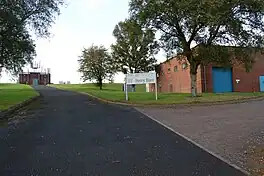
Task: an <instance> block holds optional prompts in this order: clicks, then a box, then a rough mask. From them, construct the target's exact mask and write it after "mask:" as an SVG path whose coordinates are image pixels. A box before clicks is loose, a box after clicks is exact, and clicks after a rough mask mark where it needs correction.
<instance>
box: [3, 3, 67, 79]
mask: <svg viewBox="0 0 264 176" xmlns="http://www.w3.org/2000/svg"><path fill="white" fill-rule="evenodd" d="M61 5H63V0H42V1H36V0H17V1H11V0H1V2H0V67H1V68H5V69H6V70H8V71H11V72H12V73H14V74H16V73H17V72H19V71H21V69H22V67H23V66H24V65H25V64H27V63H30V62H32V60H33V59H34V57H35V45H34V41H33V40H32V37H31V35H30V34H29V31H33V32H34V33H35V35H36V36H37V37H48V36H49V34H50V33H49V28H50V26H51V24H52V23H53V22H54V19H55V16H56V15H58V14H59V13H60V10H59V7H60V6H61Z"/></svg>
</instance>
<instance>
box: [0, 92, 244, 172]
mask: <svg viewBox="0 0 264 176" xmlns="http://www.w3.org/2000/svg"><path fill="white" fill-rule="evenodd" d="M37 90H38V91H39V92H40V93H41V95H42V97H41V98H40V100H38V101H37V102H36V103H35V104H34V105H31V106H30V107H29V109H28V110H27V111H25V112H22V113H20V114H19V115H17V117H16V119H24V120H20V121H19V120H13V122H12V121H10V123H9V126H8V128H3V127H2V128H1V130H0V175H1V176H31V175H32V176H37V175H38V176H46V175H47V176H53V175H54V176H55V175H56V176H58V175H61V176H68V175H73V176H83V175H89V176H90V175H91V176H119V175H120V176H132V175H136V176H143V175H144V176H158V175H160V176H161V175H162V176H163V175H164V176H192V175H195V176H209V175H210V176H242V175H243V174H242V173H241V172H239V171H238V170H236V169H234V168H232V167H231V166H229V165H227V164H226V163H224V162H222V161H221V160H219V159H217V158H215V157H213V156H212V155H210V154H208V153H206V152H205V151H203V150H201V149H200V148H197V147H196V146H194V145H193V144H192V143H190V142H188V141H186V140H184V139H183V138H181V137H180V136H177V135H176V134H174V133H172V132H171V131H169V130H167V129H165V128H164V127H162V126H160V125H159V124H157V123H155V122H153V121H152V120H151V119H149V118H148V117H145V116H144V115H142V114H141V113H139V112H137V111H136V110H134V109H133V108H130V107H121V106H116V105H108V104H103V103H100V102H98V101H96V100H93V99H91V98H89V97H87V96H84V95H81V94H77V93H73V92H68V91H61V90H57V89H54V88H44V87H38V88H37Z"/></svg>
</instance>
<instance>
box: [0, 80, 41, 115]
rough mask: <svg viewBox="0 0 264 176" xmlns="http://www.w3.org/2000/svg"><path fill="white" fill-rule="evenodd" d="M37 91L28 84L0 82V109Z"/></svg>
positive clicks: (34, 94) (6, 107) (33, 94)
mask: <svg viewBox="0 0 264 176" xmlns="http://www.w3.org/2000/svg"><path fill="white" fill-rule="evenodd" d="M36 95H38V93H37V92H36V91H35V90H34V89H33V88H32V87H30V86H28V85H23V84H0V111H2V110H6V109H8V108H9V107H11V106H14V105H16V104H18V103H21V102H22V101H24V100H27V99H30V98H32V97H34V96H36Z"/></svg>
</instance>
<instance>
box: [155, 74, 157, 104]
mask: <svg viewBox="0 0 264 176" xmlns="http://www.w3.org/2000/svg"><path fill="white" fill-rule="evenodd" d="M155 93H156V100H158V85H157V79H156V82H155Z"/></svg>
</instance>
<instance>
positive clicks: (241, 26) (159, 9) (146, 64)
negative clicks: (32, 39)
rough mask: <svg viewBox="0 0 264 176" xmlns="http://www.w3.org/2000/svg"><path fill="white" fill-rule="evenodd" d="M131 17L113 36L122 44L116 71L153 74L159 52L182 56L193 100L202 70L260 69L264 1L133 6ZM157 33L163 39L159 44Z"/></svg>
mask: <svg viewBox="0 0 264 176" xmlns="http://www.w3.org/2000/svg"><path fill="white" fill-rule="evenodd" d="M129 14H130V17H129V19H126V20H124V21H122V22H119V23H118V24H117V25H116V27H115V29H114V31H113V35H114V37H115V38H116V43H115V44H113V45H111V52H112V53H111V57H112V59H111V60H112V61H111V64H112V65H113V66H114V68H115V71H122V72H124V73H127V72H129V73H138V72H144V71H149V70H153V68H154V66H155V63H156V58H155V54H157V52H158V51H159V49H163V50H164V51H165V52H166V54H176V53H177V54H179V55H181V56H183V57H185V58H186V59H187V60H188V62H189V64H190V65H189V67H190V76H191V93H192V96H196V94H197V92H196V76H197V69H198V67H199V66H200V65H206V64H209V63H215V64H218V65H222V66H230V65H232V64H233V63H234V62H238V63H240V64H244V65H245V69H246V70H249V69H250V67H252V64H253V63H254V59H253V58H252V57H251V56H252V53H253V52H256V51H257V50H260V49H262V48H263V36H264V35H263V34H264V33H263V32H264V1H259V0H251V1H248V0H200V1H197V0H185V1H175V0H162V1H158V0H130V3H129ZM156 32H160V33H161V37H160V38H159V40H158V41H157V40H156V38H155V34H156ZM191 45H195V46H199V47H195V49H193V48H191ZM222 46H234V47H222ZM245 48H247V49H246V50H245ZM180 58H181V57H180ZM111 71H112V70H111Z"/></svg>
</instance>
